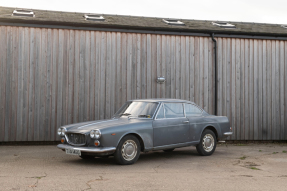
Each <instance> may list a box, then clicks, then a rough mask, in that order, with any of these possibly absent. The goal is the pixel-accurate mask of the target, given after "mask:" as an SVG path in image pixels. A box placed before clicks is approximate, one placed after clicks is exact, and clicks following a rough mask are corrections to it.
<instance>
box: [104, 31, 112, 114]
mask: <svg viewBox="0 0 287 191" xmlns="http://www.w3.org/2000/svg"><path fill="white" fill-rule="evenodd" d="M106 34H107V40H106V43H107V49H106V51H107V53H106V60H107V61H106V84H105V87H106V90H105V92H104V94H105V97H106V107H105V111H106V114H105V116H104V118H110V117H111V85H112V84H113V83H114V82H113V81H112V79H111V65H112V64H111V62H112V60H111V59H112V34H111V33H110V32H107V33H106Z"/></svg>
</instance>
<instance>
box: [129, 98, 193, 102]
mask: <svg viewBox="0 0 287 191" xmlns="http://www.w3.org/2000/svg"><path fill="white" fill-rule="evenodd" d="M129 101H144V102H173V103H174V102H179V103H182V102H184V103H193V102H191V101H188V100H182V99H169V98H151V99H133V100H129Z"/></svg>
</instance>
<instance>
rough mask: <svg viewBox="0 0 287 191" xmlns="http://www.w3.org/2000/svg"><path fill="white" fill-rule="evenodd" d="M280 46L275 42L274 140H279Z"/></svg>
mask: <svg viewBox="0 0 287 191" xmlns="http://www.w3.org/2000/svg"><path fill="white" fill-rule="evenodd" d="M279 48H280V44H279V41H278V40H277V41H275V81H274V82H273V83H274V85H275V104H274V103H273V104H274V122H275V123H274V126H273V127H272V128H273V130H274V140H279V137H280V126H281V121H280V81H279V80H280V77H279V74H280V72H279V69H280V68H279V59H280V50H279Z"/></svg>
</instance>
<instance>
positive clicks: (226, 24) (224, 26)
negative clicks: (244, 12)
mask: <svg viewBox="0 0 287 191" xmlns="http://www.w3.org/2000/svg"><path fill="white" fill-rule="evenodd" d="M212 24H213V25H215V26H219V27H221V28H236V26H235V25H233V24H230V23H228V22H221V21H219V22H212Z"/></svg>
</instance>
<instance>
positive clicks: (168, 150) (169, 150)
mask: <svg viewBox="0 0 287 191" xmlns="http://www.w3.org/2000/svg"><path fill="white" fill-rule="evenodd" d="M173 150H174V149H166V150H163V151H164V152H167V153H170V152H172V151H173Z"/></svg>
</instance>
